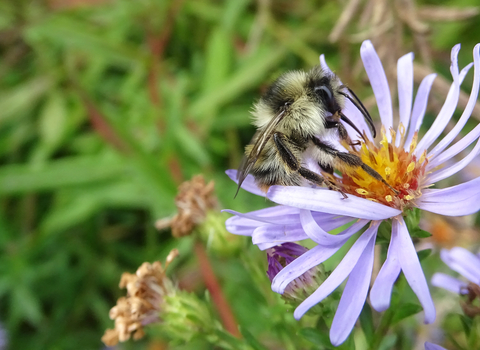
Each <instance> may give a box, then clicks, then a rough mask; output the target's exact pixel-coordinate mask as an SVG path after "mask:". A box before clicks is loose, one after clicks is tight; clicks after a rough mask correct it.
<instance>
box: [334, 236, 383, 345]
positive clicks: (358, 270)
mask: <svg viewBox="0 0 480 350" xmlns="http://www.w3.org/2000/svg"><path fill="white" fill-rule="evenodd" d="M374 247H375V237H372V238H371V239H370V242H368V244H367V246H366V248H365V250H364V251H363V253H362V255H361V257H360V259H359V260H358V262H357V264H356V265H355V267H354V269H353V270H352V272H351V273H350V276H349V277H348V281H347V284H346V286H345V290H344V291H343V294H342V297H341V299H340V303H339V304H338V308H337V312H335V316H334V317H333V322H332V327H331V328H330V340H331V342H332V345H334V346H339V345H340V344H342V343H343V342H344V341H345V340H346V339H347V338H348V335H349V334H350V333H351V332H352V329H353V326H355V323H356V321H357V319H358V316H360V312H362V308H363V305H364V304H365V300H366V298H367V293H368V287H369V286H370V280H371V278H372V270H373V257H374V253H373V248H374Z"/></svg>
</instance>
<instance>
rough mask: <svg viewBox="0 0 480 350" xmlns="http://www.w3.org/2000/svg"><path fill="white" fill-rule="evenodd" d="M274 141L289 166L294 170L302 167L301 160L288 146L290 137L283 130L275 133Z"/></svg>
mask: <svg viewBox="0 0 480 350" xmlns="http://www.w3.org/2000/svg"><path fill="white" fill-rule="evenodd" d="M273 141H274V142H275V146H276V147H277V150H278V153H279V154H280V157H282V160H283V161H284V162H285V163H286V164H287V166H288V167H289V168H290V169H291V170H293V171H297V170H298V169H299V168H300V162H299V160H298V159H297V157H295V155H294V154H293V153H292V151H291V150H290V148H288V138H287V136H286V135H285V134H283V133H281V132H278V131H277V132H276V133H274V134H273Z"/></svg>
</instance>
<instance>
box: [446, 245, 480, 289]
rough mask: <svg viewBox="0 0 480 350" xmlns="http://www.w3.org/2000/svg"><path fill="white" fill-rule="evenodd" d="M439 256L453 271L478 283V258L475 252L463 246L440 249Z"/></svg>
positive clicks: (479, 275)
mask: <svg viewBox="0 0 480 350" xmlns="http://www.w3.org/2000/svg"><path fill="white" fill-rule="evenodd" d="M440 257H441V258H442V260H443V262H444V263H445V264H447V265H448V267H450V268H451V269H452V270H453V271H456V272H458V273H459V274H461V275H462V276H463V277H465V278H467V279H468V280H469V281H471V282H473V283H475V284H480V271H478V267H479V266H480V259H479V258H478V257H477V256H476V255H475V254H473V253H471V252H469V251H468V250H466V249H465V248H461V247H455V248H452V249H450V250H446V249H442V251H441V252H440Z"/></svg>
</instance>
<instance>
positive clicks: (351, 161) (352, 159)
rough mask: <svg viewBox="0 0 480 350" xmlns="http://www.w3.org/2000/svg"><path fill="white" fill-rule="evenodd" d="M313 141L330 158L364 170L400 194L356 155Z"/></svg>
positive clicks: (314, 139)
mask: <svg viewBox="0 0 480 350" xmlns="http://www.w3.org/2000/svg"><path fill="white" fill-rule="evenodd" d="M312 141H313V143H314V144H315V146H317V147H318V148H319V149H320V150H322V151H324V152H325V153H327V154H328V155H330V156H333V157H335V158H337V159H338V160H339V161H341V162H342V163H344V164H346V165H348V166H351V167H360V168H362V169H363V170H365V172H366V173H367V174H368V175H370V176H371V177H373V178H374V179H376V180H378V181H381V182H383V183H384V184H385V185H387V186H388V187H389V188H390V189H391V190H392V191H393V192H394V193H395V194H398V191H397V190H396V189H394V188H393V187H392V186H390V185H389V184H388V182H387V181H385V179H384V178H383V177H382V175H380V174H379V173H378V172H376V171H375V170H374V169H372V168H371V167H369V166H368V165H367V164H365V163H364V162H362V160H361V159H360V157H359V156H357V155H355V154H351V153H346V152H340V151H338V150H336V149H335V148H333V147H331V146H329V145H327V144H325V143H323V142H322V141H320V140H319V139H317V138H316V137H313V138H312Z"/></svg>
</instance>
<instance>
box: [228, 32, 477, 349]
mask: <svg viewBox="0 0 480 350" xmlns="http://www.w3.org/2000/svg"><path fill="white" fill-rule="evenodd" d="M479 49H480V44H478V45H476V46H475V48H474V50H473V57H474V63H471V64H469V65H467V66H466V67H465V68H463V69H462V70H459V68H458V61H457V56H458V52H459V50H460V45H456V46H455V47H454V48H453V49H452V53H451V60H452V63H451V67H450V71H451V73H452V77H453V83H452V85H451V87H450V90H449V93H448V95H447V97H446V100H445V103H444V105H443V107H442V108H441V110H440V112H439V114H438V116H437V118H436V119H435V121H434V123H433V124H432V126H431V127H430V129H429V130H428V131H427V132H426V134H425V135H424V136H423V138H422V139H421V140H418V132H419V129H420V126H421V125H422V121H423V118H424V115H425V111H426V106H427V101H428V96H429V92H430V89H431V86H432V83H433V80H434V79H435V74H431V75H428V76H427V77H425V78H424V79H423V81H422V83H421V84H420V86H419V88H418V90H417V94H416V96H413V91H414V88H413V54H412V53H410V54H407V55H405V56H403V57H402V58H400V59H399V61H398V65H397V71H398V101H399V120H398V122H397V123H396V126H395V127H394V122H393V108H392V98H391V95H390V91H389V87H388V82H387V78H386V75H385V72H384V70H383V67H382V64H381V62H380V59H379V57H378V55H377V53H376V52H375V49H374V48H373V45H372V43H371V42H370V41H365V42H364V43H363V44H362V47H361V52H360V53H361V57H362V60H363V63H364V66H365V70H366V72H367V75H368V77H369V79H370V84H371V86H372V89H373V92H374V95H375V98H376V101H377V105H378V110H379V114H380V117H381V120H382V140H381V141H380V142H378V143H375V141H373V139H372V136H371V133H370V131H369V129H368V126H367V125H366V123H365V121H364V119H363V117H362V114H361V113H360V111H358V110H357V109H356V108H355V106H354V105H353V104H352V103H350V101H348V100H347V101H346V105H345V108H344V110H343V112H344V114H345V115H347V116H348V117H349V118H350V119H351V120H352V121H353V122H354V123H355V124H356V125H357V126H358V128H359V129H360V130H361V131H363V132H364V134H365V138H366V139H367V141H365V142H362V140H361V139H360V140H359V141H360V142H362V146H361V149H360V150H355V149H353V148H350V149H349V151H350V152H352V153H356V154H357V155H358V156H360V157H361V159H362V161H363V162H364V163H365V164H367V165H369V166H370V167H372V168H373V169H375V170H376V171H377V172H378V173H379V174H381V175H382V176H383V177H384V178H385V180H386V181H387V182H388V183H389V185H391V186H392V187H393V188H395V190H396V191H392V189H391V188H389V187H388V186H386V185H385V184H384V183H382V182H381V181H378V180H376V179H373V178H372V177H371V176H368V175H367V174H364V173H361V171H359V172H356V173H352V172H349V170H348V169H342V170H343V174H342V177H341V178H338V183H339V187H340V188H341V189H342V191H343V192H345V193H347V194H348V198H346V199H343V198H342V196H341V195H340V194H339V193H338V192H335V191H331V190H328V189H326V188H318V187H316V188H309V187H293V186H292V187H282V186H272V187H270V189H269V190H268V192H267V198H269V199H270V200H272V201H273V202H276V203H278V204H280V205H279V206H276V207H272V208H267V209H262V210H258V211H255V212H251V213H246V214H242V213H238V212H235V211H232V210H227V211H228V212H230V213H232V214H234V215H235V216H234V217H232V218H230V219H228V220H227V222H226V225H227V229H228V230H229V231H230V232H231V233H234V234H239V235H248V236H251V237H252V241H253V243H254V244H257V245H258V247H259V248H260V249H268V248H271V247H274V246H276V245H279V244H282V243H285V242H295V241H301V240H305V239H310V240H312V241H314V242H315V243H316V244H317V245H316V246H315V247H314V248H312V249H310V250H309V251H308V252H305V253H304V254H302V255H301V256H299V257H298V258H297V259H295V260H294V261H292V262H291V263H290V264H288V265H287V266H285V267H284V268H283V269H282V270H281V271H280V272H279V273H278V274H277V275H276V276H275V277H274V279H273V281H272V290H273V291H275V292H277V293H280V294H282V293H284V292H285V290H286V288H287V287H288V286H289V284H290V283H291V282H292V281H293V280H295V279H296V278H298V277H299V276H301V275H302V274H304V273H305V272H306V271H309V270H310V269H311V268H312V267H314V266H317V265H319V264H321V263H323V262H324V261H325V260H327V259H328V258H330V257H331V256H332V255H333V254H334V253H335V252H337V251H338V250H339V249H340V248H341V247H342V245H343V244H344V243H345V242H346V241H347V240H348V239H349V238H350V237H351V236H352V235H354V234H355V233H357V232H359V231H360V230H361V229H363V228H366V229H365V231H364V232H363V233H362V234H361V235H360V236H359V238H358V239H357V240H356V242H355V243H354V244H353V246H352V247H351V248H350V250H349V251H348V253H347V254H346V255H345V257H344V258H343V260H342V261H341V262H340V264H339V265H338V266H337V267H336V269H335V270H334V271H333V272H332V273H331V275H330V276H329V277H328V278H327V279H326V280H325V281H324V282H323V283H322V284H321V285H320V286H319V288H318V289H317V290H316V291H315V292H314V293H312V294H311V295H310V296H309V297H307V298H306V299H305V300H304V301H303V302H302V303H301V304H300V305H299V306H298V307H297V308H296V310H295V312H294V317H295V318H296V319H300V318H301V317H302V316H303V315H304V314H305V313H306V312H307V311H308V310H309V309H310V308H312V307H313V306H314V305H316V304H317V303H319V302H321V301H322V300H323V299H324V298H326V297H327V296H328V295H329V294H330V293H332V292H333V291H334V290H335V289H336V288H337V287H338V286H340V284H342V282H343V281H344V280H345V279H347V278H348V281H347V283H346V285H345V288H344V291H343V294H342V297H341V299H340V303H339V305H338V309H337V312H336V314H335V316H334V318H333V322H332V326H331V330H330V340H331V342H332V344H334V345H339V344H341V343H342V342H344V341H345V339H346V338H347V337H348V335H349V334H350V332H351V331H352V329H353V327H354V325H355V322H356V320H357V318H358V316H359V315H360V312H361V310H362V308H363V305H364V303H365V300H366V297H367V294H368V292H369V286H370V280H371V276H372V268H373V261H374V246H375V240H376V236H377V230H378V227H379V225H380V223H381V222H382V221H383V220H390V221H391V223H392V235H391V241H390V245H389V248H388V254H387V258H386V261H385V262H384V264H383V266H382V268H381V270H380V272H379V274H378V276H377V278H376V279H375V282H374V284H373V286H372V288H371V290H370V302H371V304H372V307H373V308H374V309H375V310H377V311H384V310H386V309H387V308H388V307H389V305H390V297H391V292H392V288H393V284H394V283H395V281H396V279H397V278H398V276H399V274H400V272H402V271H403V274H404V275H405V278H406V280H407V282H408V283H409V285H410V287H411V288H412V289H413V291H414V292H415V294H416V295H417V297H418V299H419V301H420V303H421V304H422V306H423V309H424V315H425V317H424V321H425V323H431V322H433V321H434V319H435V307H434V305H433V301H432V298H431V296H430V291H429V289H428V285H427V281H426V279H425V275H424V273H423V270H422V267H421V265H420V262H419V259H418V256H417V253H416V250H415V246H414V244H413V242H412V239H411V236H410V234H409V231H408V229H407V225H406V223H405V220H404V215H407V214H408V212H409V209H412V208H419V209H423V210H426V211H430V212H433V213H437V214H443V215H448V216H461V215H468V214H472V213H474V212H476V211H478V210H479V209H480V177H479V178H475V179H473V180H471V181H468V182H465V183H462V184H459V185H456V186H453V187H447V188H443V189H433V188H430V187H431V186H432V185H433V184H434V183H437V182H438V181H440V180H443V179H446V178H448V177H450V176H452V175H454V174H456V173H457V172H459V171H460V170H462V169H463V168H464V167H465V166H466V165H468V164H469V163H470V161H472V159H473V158H474V157H475V156H476V155H477V154H478V152H479V150H480V142H477V143H476V145H475V147H474V148H473V149H472V150H471V151H470V152H469V153H468V154H467V155H466V156H465V157H464V158H463V159H462V160H460V161H458V162H456V163H453V164H452V165H450V166H444V165H445V164H446V163H447V162H449V161H451V159H452V158H453V157H455V156H456V155H458V154H459V153H460V152H462V151H464V150H465V149H466V148H467V147H468V146H469V145H470V144H472V143H473V142H474V141H478V140H479V137H480V125H477V127H475V128H474V129H473V130H472V131H471V132H469V133H468V134H467V135H466V136H464V137H463V138H461V139H460V140H459V141H457V142H455V143H453V142H454V141H455V140H456V138H457V137H458V136H459V134H460V131H461V130H462V129H463V127H464V125H465V124H466V122H467V120H468V119H469V117H470V115H471V113H472V110H473V108H474V106H475V103H476V100H477V96H478V91H479V84H480V53H479ZM320 62H321V65H322V66H323V68H324V69H326V70H329V68H328V66H327V65H326V63H325V59H324V57H323V55H322V56H321V57H320ZM472 66H474V67H475V68H474V81H473V87H472V90H471V94H470V98H469V101H468V104H467V106H466V108H465V110H464V111H463V114H462V116H461V117H460V119H459V120H458V122H457V123H456V125H455V127H454V128H453V129H452V130H451V131H449V132H448V133H447V134H446V135H445V136H444V137H443V138H441V139H439V136H440V135H441V134H442V133H443V132H444V129H445V127H446V125H447V124H448V123H449V121H450V120H451V118H452V115H453V113H454V111H455V109H456V107H457V103H458V99H459V94H460V85H461V84H462V82H463V80H464V78H465V75H466V74H467V72H468V71H469V70H470V68H471V67H472ZM414 97H415V98H414ZM346 128H347V130H348V132H349V135H350V138H351V139H352V140H353V141H355V140H358V136H357V135H355V132H354V131H353V129H351V128H350V127H349V126H346ZM436 141H437V143H436V144H435V146H433V145H434V143H435V142H436ZM452 143H453V144H452ZM339 147H340V146H339ZM347 147H348V146H347ZM227 174H228V175H229V176H230V177H231V178H232V179H233V180H235V178H236V171H234V170H229V171H228V172H227ZM242 187H243V188H244V189H245V190H247V191H250V192H252V193H255V194H258V195H264V193H263V192H261V191H260V189H259V188H258V187H257V186H256V185H255V181H254V178H253V177H252V176H248V177H247V179H246V180H245V182H244V183H243V186H242ZM347 223H351V226H349V227H348V228H346V229H344V230H343V231H342V232H340V233H338V234H336V235H332V234H329V233H328V231H331V230H333V229H337V228H340V227H342V226H344V225H345V224H347Z"/></svg>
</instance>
